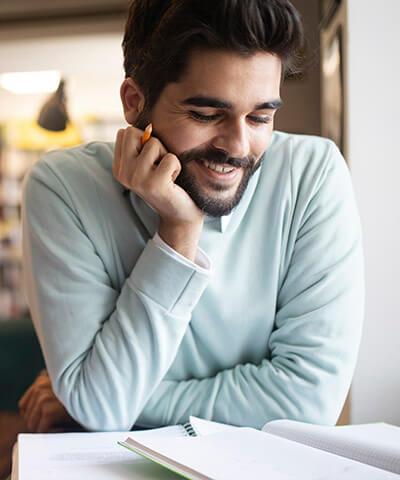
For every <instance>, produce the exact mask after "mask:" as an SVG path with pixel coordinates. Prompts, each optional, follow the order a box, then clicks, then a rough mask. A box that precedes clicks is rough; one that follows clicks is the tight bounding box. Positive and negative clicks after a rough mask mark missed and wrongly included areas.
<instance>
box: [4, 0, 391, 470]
mask: <svg viewBox="0 0 400 480" xmlns="http://www.w3.org/2000/svg"><path fill="white" fill-rule="evenodd" d="M292 1H293V3H294V4H295V6H297V8H298V9H299V10H300V12H301V14H302V15H303V19H304V23H305V28H306V35H307V47H306V51H305V55H306V62H305V68H304V72H303V73H302V74H301V75H297V76H294V77H292V78H289V79H288V80H287V81H286V82H285V84H284V86H283V90H282V98H283V99H284V102H285V106H284V108H283V109H282V111H280V112H279V115H278V117H277V121H276V128H277V129H280V130H285V131H289V132H295V133H307V134H315V135H323V136H327V137H330V138H332V139H333V140H334V141H335V142H336V143H337V144H338V146H339V147H340V148H341V150H342V152H343V154H344V156H345V158H346V160H347V162H348V164H349V167H350V170H351V174H352V178H353V183H354V187H355V191H356V197H357V201H358V205H359V209H360V214H361V219H362V225H363V231H364V248H365V262H366V286H367V298H366V316H365V328H364V334H363V339H362V344H361V349H360V355H359V361H358V366H357V370H356V374H355V378H354V381H353V385H352V389H351V395H350V400H349V401H348V402H347V404H346V407H345V409H344V412H343V414H342V417H341V420H340V423H350V422H351V423H360V422H374V421H386V422H389V423H393V424H397V425H400V408H399V405H400V375H399V373H398V370H397V368H398V366H399V365H400V348H399V343H400V322H399V311H400V301H399V298H400V292H399V291H398V285H399V284H398V283H397V282H398V276H399V272H400V253H399V248H398V247H399V245H400V241H399V240H400V228H399V220H400V218H399V205H400V194H399V189H398V186H397V183H398V181H399V173H400V163H399V160H400V158H399V149H398V147H397V140H398V138H397V134H398V132H397V129H398V127H399V120H398V115H399V112H400V91H399V85H400V68H399V65H398V47H399V45H400V30H399V29H398V27H397V19H398V18H399V17H400V2H399V0H382V1H381V2H379V3H378V2H365V1H363V0H292ZM127 6H128V0H84V1H83V0H57V2H54V1H53V0H1V2H0V478H1V477H2V472H6V471H7V469H8V467H9V458H8V456H7V455H5V454H2V452H4V451H6V450H7V449H9V445H10V444H11V442H12V441H13V438H14V437H15V433H16V431H17V430H18V429H21V428H23V426H21V424H20V423H18V422H19V420H18V415H17V413H16V412H17V400H18V398H19V397H20V395H21V394H22V393H23V391H24V390H25V389H26V387H27V386H28V385H29V384H30V382H31V381H32V380H33V378H34V377H35V376H36V374H37V373H38V371H39V370H40V369H41V368H42V367H43V359H42V357H41V354H40V351H39V348H38V345H37V341H36V338H35V335H34V332H33V330H32V325H31V322H30V319H29V312H28V309H27V305H26V300H25V294H24V291H23V286H22V262H21V229H20V200H21V184H22V180H23V178H24V175H25V173H26V171H27V169H28V168H29V167H30V166H31V165H32V164H33V163H34V162H35V161H37V159H38V158H39V157H40V155H41V154H42V153H43V152H45V151H47V150H51V149H54V148H60V147H69V146H74V145H77V144H80V143H82V142H88V141H92V140H105V141H113V140H114V137H115V134H116V131H117V130H118V128H120V127H123V126H124V125H125V122H124V119H123V115H122V108H121V105H120V99H119V86H120V83H121V82H122V80H123V78H124V75H123V68H122V51H121V41H122V34H123V33H122V32H123V28H124V22H125V18H126V12H127ZM4 432H7V435H2V434H3V433H4ZM6 437H7V438H6ZM7 451H8V450H7Z"/></svg>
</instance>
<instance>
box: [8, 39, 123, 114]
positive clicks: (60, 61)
mask: <svg viewBox="0 0 400 480" xmlns="http://www.w3.org/2000/svg"><path fill="white" fill-rule="evenodd" d="M121 41H122V32H119V33H112V32H106V33H95V34H86V35H85V34H80V35H78V34H75V35H65V36H41V37H34V36H32V37H31V38H20V39H13V40H10V41H6V40H2V41H1V42H0V73H4V72H18V71H22V72H24V71H31V70H32V71H34V70H59V71H60V72H61V73H62V74H63V75H64V76H65V78H66V80H67V84H66V85H67V99H68V110H69V113H70V115H71V118H72V119H73V118H76V117H83V116H85V115H88V114H90V115H96V116H98V117H100V118H110V117H111V118H115V119H119V118H121V121H122V118H123V117H122V107H121V102H120V99H119V86H120V84H121V82H122V80H123V78H124V74H123V68H122V49H121ZM47 97H48V94H45V95H16V94H11V93H8V92H6V91H5V90H2V89H1V88H0V122H1V121H5V120H7V119H10V118H13V117H17V118H31V117H36V115H37V112H38V111H39V109H40V107H41V106H42V104H43V103H44V101H45V100H46V98H47Z"/></svg>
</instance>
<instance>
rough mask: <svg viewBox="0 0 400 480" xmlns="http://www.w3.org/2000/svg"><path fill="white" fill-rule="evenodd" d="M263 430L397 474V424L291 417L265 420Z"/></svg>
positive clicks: (399, 439) (399, 466) (399, 456)
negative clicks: (321, 422) (314, 422)
mask: <svg viewBox="0 0 400 480" xmlns="http://www.w3.org/2000/svg"><path fill="white" fill-rule="evenodd" d="M263 430H264V431H265V432H268V433H270V434H273V435H279V436H280V437H283V438H286V439H288V440H293V441H295V442H301V443H303V444H304V445H309V446H311V447H315V448H319V449H322V450H325V451H328V452H332V453H335V454H336V455H341V456H344V457H347V458H351V459H353V460H357V461H359V462H362V463H367V464H368V465H373V466H375V467H378V468H384V469H387V470H389V471H391V472H394V473H397V474H400V428H399V427H394V426H392V425H388V424H385V423H372V424H364V425H346V426H339V427H328V426H322V425H311V424H307V423H302V422H294V421H291V420H276V421H273V422H270V423H267V424H266V425H265V426H264V428H263Z"/></svg>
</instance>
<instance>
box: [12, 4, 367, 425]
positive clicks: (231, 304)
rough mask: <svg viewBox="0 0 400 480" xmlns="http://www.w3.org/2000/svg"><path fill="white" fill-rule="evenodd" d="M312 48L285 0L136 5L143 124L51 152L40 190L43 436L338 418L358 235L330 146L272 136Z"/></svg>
mask: <svg viewBox="0 0 400 480" xmlns="http://www.w3.org/2000/svg"><path fill="white" fill-rule="evenodd" d="M301 43H302V28H301V23H300V20H299V16H298V14H297V12H296V10H295V9H294V8H293V6H292V5H291V4H290V2H289V1H288V0H241V1H240V2H237V1H234V0H220V1H219V2H214V1H205V0H202V1H198V0H169V1H168V0H157V1H156V0H153V1H151V0H136V1H134V2H133V3H132V5H131V8H130V13H129V18H128V22H127V26H126V32H125V37H124V42H123V47H124V55H125V63H124V65H125V71H126V79H125V81H124V82H123V84H122V87H121V99H122V103H123V107H124V114H125V118H126V120H127V122H128V123H129V124H130V125H131V126H129V127H128V128H126V129H124V130H120V131H119V132H118V135H117V139H116V143H115V148H114V145H111V144H105V143H91V144H89V145H86V146H82V147H78V148H75V149H71V150H66V151H62V152H60V151H57V152H52V153H49V154H48V155H46V156H45V157H44V158H43V159H42V160H41V161H40V162H38V164H36V165H35V166H34V168H33V169H32V171H31V172H30V174H29V176H28V177H27V180H26V185H25V190H24V203H23V231H24V261H25V268H26V281H27V292H28V298H29V304H30V308H31V312H32V317H33V321H34V323H35V327H36V330H37V333H38V336H39V339H40V342H41V346H42V349H43V352H44V355H45V359H46V364H47V368H48V372H49V377H46V375H44V376H41V377H39V379H38V380H37V382H36V383H35V384H34V385H33V387H31V389H30V390H29V391H28V392H27V394H26V395H25V396H24V398H23V399H22V401H21V409H22V412H23V414H24V416H25V418H27V420H28V421H29V422H30V425H31V428H32V429H33V430H34V431H41V430H46V429H48V428H50V427H51V425H53V424H55V423H56V421H57V420H64V419H65V418H69V417H70V416H71V417H72V418H74V419H75V420H76V421H77V422H79V423H80V424H81V425H83V426H84V427H85V428H87V429H94V430H115V429H130V428H132V427H133V426H135V427H154V426H160V425H167V424H174V423H178V422H183V421H185V420H187V418H188V416H189V415H190V414H192V415H197V416H200V417H205V418H209V419H213V420H216V421H220V422H225V423H230V424H235V425H248V426H253V427H261V426H262V425H263V424H264V423H265V422H267V421H269V420H272V419H275V418H291V419H296V420H302V421H307V422H315V423H325V424H333V423H335V422H336V420H337V417H338V415H339V413H340V410H341V407H342V405H343V402H344V399H345V397H346V394H347V391H348V388H349V385H350V381H351V377H352V374H353V370H354V365H355V361H356V354H357V350H358V345H359V340H360V330H361V323H362V304H363V280H362V258H361V241H360V228H359V220H358V215H357V212H356V207H355V203H354V199H353V193H352V189H351V185H350V181H349V174H348V171H347V168H346V165H345V162H344V160H343V158H342V157H341V155H340V153H339V151H338V149H337V148H336V147H335V146H334V144H333V143H332V142H330V141H329V140H326V139H320V138H316V137H307V136H300V135H289V134H285V133H281V132H273V119H274V115H275V113H276V111H277V110H278V108H279V107H280V106H281V103H282V102H281V99H280V84H281V78H282V77H283V76H284V74H285V73H286V72H287V71H288V70H290V69H291V68H292V67H293V60H294V59H295V58H296V52H297V51H298V48H299V47H300V45H301ZM150 122H151V123H152V126H153V129H154V133H153V136H152V138H150V140H149V141H148V142H147V143H145V144H144V145H142V143H143V142H142V135H143V129H144V128H145V127H146V125H147V124H148V123H150ZM52 388H53V389H54V392H55V393H53V391H52ZM64 406H65V409H64ZM46 412H47V413H46ZM67 412H68V413H67Z"/></svg>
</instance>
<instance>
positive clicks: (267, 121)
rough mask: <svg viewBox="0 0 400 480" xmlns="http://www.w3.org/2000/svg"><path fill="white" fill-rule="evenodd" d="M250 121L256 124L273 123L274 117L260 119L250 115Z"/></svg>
mask: <svg viewBox="0 0 400 480" xmlns="http://www.w3.org/2000/svg"><path fill="white" fill-rule="evenodd" d="M249 119H250V120H251V121H252V122H254V123H263V124H265V123H271V122H272V117H270V116H265V117H259V116H255V115H249Z"/></svg>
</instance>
